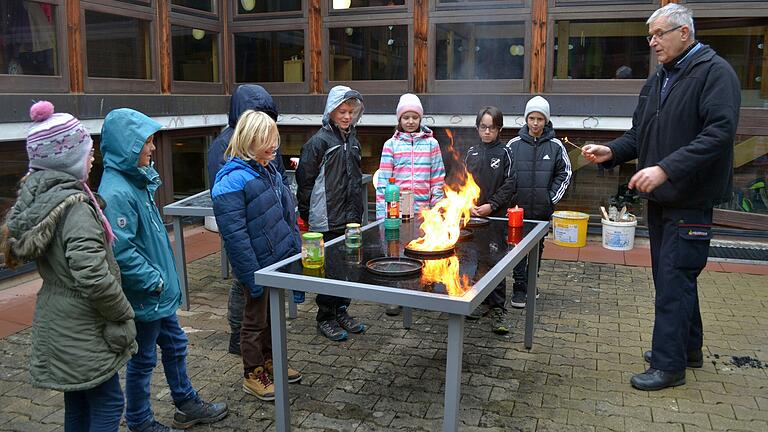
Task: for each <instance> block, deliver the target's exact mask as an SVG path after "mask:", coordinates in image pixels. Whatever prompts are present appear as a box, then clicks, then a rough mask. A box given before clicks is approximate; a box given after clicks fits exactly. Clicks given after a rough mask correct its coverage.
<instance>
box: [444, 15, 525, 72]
mask: <svg viewBox="0 0 768 432" xmlns="http://www.w3.org/2000/svg"><path fill="white" fill-rule="evenodd" d="M435 67H436V71H435V78H436V79H438V80H467V79H472V80H474V79H522V78H523V73H524V70H525V25H524V24H522V23H511V22H501V23H450V24H438V25H437V41H436V50H435Z"/></svg>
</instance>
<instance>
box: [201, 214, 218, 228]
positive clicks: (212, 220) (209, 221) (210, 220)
mask: <svg viewBox="0 0 768 432" xmlns="http://www.w3.org/2000/svg"><path fill="white" fill-rule="evenodd" d="M204 226H205V229H207V230H208V231H213V232H219V226H218V225H216V217H215V216H206V217H205V225H204Z"/></svg>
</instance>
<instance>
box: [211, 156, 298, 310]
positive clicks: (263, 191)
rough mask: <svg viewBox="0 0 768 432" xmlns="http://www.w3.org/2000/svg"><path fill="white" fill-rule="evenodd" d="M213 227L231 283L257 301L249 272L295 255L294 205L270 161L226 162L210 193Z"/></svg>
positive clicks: (259, 289)
mask: <svg viewBox="0 0 768 432" xmlns="http://www.w3.org/2000/svg"><path fill="white" fill-rule="evenodd" d="M211 195H212V197H213V212H214V214H215V215H216V224H217V225H218V226H219V232H220V234H221V237H222V239H224V247H225V249H226V251H227V256H228V257H229V262H230V263H232V268H233V270H234V273H235V276H236V277H237V279H238V280H239V281H240V282H241V283H243V284H244V285H245V286H247V287H248V289H249V290H250V293H251V296H252V297H260V296H261V295H262V292H263V287H262V286H261V285H256V283H255V281H254V278H253V273H254V272H255V271H256V270H259V269H261V268H263V267H266V266H268V265H271V264H274V263H276V262H278V261H280V260H281V259H284V258H287V257H289V256H291V255H294V254H297V253H299V252H300V251H301V241H300V239H299V228H298V226H297V225H296V211H295V208H296V204H295V202H294V200H293V195H292V194H291V191H290V189H289V188H288V187H287V186H285V185H284V184H283V182H282V181H281V180H280V175H279V174H278V172H277V166H276V164H275V162H274V161H272V162H270V163H269V164H268V165H267V166H263V165H261V164H259V163H257V162H254V161H250V162H245V161H243V160H241V159H238V158H232V159H230V160H229V161H228V162H227V163H226V164H225V165H224V166H223V167H222V169H221V170H220V171H219V173H218V174H217V175H216V182H215V183H214V185H213V189H211Z"/></svg>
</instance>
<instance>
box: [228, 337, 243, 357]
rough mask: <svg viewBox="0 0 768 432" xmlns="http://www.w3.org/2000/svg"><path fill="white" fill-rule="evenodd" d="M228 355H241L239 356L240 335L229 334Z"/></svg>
mask: <svg viewBox="0 0 768 432" xmlns="http://www.w3.org/2000/svg"><path fill="white" fill-rule="evenodd" d="M228 351H229V353H230V354H234V355H241V354H240V333H230V334H229V349H228Z"/></svg>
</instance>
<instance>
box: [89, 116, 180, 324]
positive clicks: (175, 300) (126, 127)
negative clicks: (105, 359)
mask: <svg viewBox="0 0 768 432" xmlns="http://www.w3.org/2000/svg"><path fill="white" fill-rule="evenodd" d="M160 128H161V125H160V124H159V123H157V122H156V121H154V120H152V119H150V118H149V117H147V116H145V115H144V114H142V113H140V112H138V111H134V110H132V109H128V108H121V109H116V110H114V111H112V112H110V113H109V114H107V117H106V118H104V126H102V129H101V154H102V157H103V161H104V175H103V176H102V178H101V185H99V194H100V195H101V196H102V198H104V200H105V201H106V202H107V206H106V208H105V209H104V214H106V216H107V219H109V223H110V224H111V225H112V229H113V230H114V232H115V237H116V239H115V243H114V244H113V246H112V250H113V251H114V253H115V259H117V263H118V265H119V266H120V273H121V276H122V281H123V291H124V292H125V296H126V297H127V298H128V301H130V302H131V305H132V306H133V310H134V311H135V313H136V321H143V322H148V321H155V320H158V319H161V318H165V317H168V316H171V315H173V314H174V313H176V309H177V308H178V307H179V304H180V303H181V289H180V287H179V279H178V277H177V273H176V263H175V262H174V259H173V251H172V249H171V243H170V241H169V240H168V233H167V232H166V230H165V227H164V225H163V219H162V218H161V217H160V212H159V211H158V209H157V205H156V204H155V191H157V188H158V187H159V186H160V184H161V182H160V175H159V174H158V173H157V171H155V169H154V168H153V167H152V166H149V167H144V168H139V167H138V162H139V153H141V149H142V148H143V147H144V142H145V141H146V140H147V138H149V137H150V136H151V135H153V134H154V133H155V132H157V131H158V130H160Z"/></svg>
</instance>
